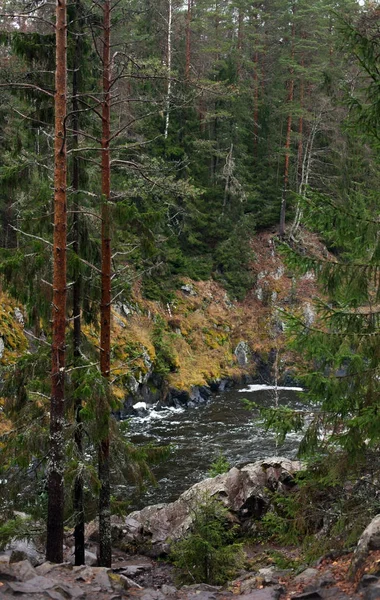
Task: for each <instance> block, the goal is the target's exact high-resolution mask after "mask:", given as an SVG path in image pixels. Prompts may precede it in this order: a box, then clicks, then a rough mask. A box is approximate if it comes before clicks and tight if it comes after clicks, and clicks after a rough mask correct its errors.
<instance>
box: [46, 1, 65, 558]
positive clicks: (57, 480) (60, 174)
mask: <svg viewBox="0 0 380 600" xmlns="http://www.w3.org/2000/svg"><path fill="white" fill-rule="evenodd" d="M66 27H67V15H66V1H65V0H59V2H57V6H56V26H55V31H56V71H55V137H54V239H53V332H52V373H51V378H52V389H51V404H50V456H49V466H48V515H47V542H46V558H47V560H50V561H51V562H56V563H61V562H62V561H63V517H64V514H63V511H64V482H63V475H64V465H65V444H64V437H63V431H64V420H65V354H66V296H67V289H66V285H67V284H66V277H67V275H66V271H67V266H66V265H67V263H66V243H67V200H66V186H67V182H66V176H67V159H66V122H65V121H66V113H67V107H66V103H67V31H66Z"/></svg>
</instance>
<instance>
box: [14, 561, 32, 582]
mask: <svg viewBox="0 0 380 600" xmlns="http://www.w3.org/2000/svg"><path fill="white" fill-rule="evenodd" d="M9 567H10V570H11V571H12V573H14V575H15V577H16V579H20V580H21V581H29V580H30V579H34V577H36V576H37V575H38V573H37V572H36V570H35V569H34V568H33V567H32V565H31V564H30V562H29V561H28V560H22V561H20V562H15V563H10V564H9Z"/></svg>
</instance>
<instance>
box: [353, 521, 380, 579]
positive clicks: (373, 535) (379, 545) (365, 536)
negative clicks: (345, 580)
mask: <svg viewBox="0 0 380 600" xmlns="http://www.w3.org/2000/svg"><path fill="white" fill-rule="evenodd" d="M370 550H380V515H376V517H374V518H373V519H372V521H371V522H370V524H369V525H368V526H367V527H366V528H365V530H364V531H363V533H362V535H361V536H360V538H359V541H358V543H357V546H356V549H355V552H354V555H353V557H352V561H351V565H350V574H351V578H352V579H354V578H355V576H356V573H357V572H358V571H359V570H360V569H361V567H362V566H363V564H364V562H365V559H366V558H367V556H368V554H369V552H370Z"/></svg>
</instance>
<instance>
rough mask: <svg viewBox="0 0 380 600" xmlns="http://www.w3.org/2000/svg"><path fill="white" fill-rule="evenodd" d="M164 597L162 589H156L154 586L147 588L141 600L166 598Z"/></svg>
mask: <svg viewBox="0 0 380 600" xmlns="http://www.w3.org/2000/svg"><path fill="white" fill-rule="evenodd" d="M164 598H165V596H164V594H163V593H162V592H160V590H154V589H153V588H146V590H145V592H144V594H143V595H142V596H141V600H164Z"/></svg>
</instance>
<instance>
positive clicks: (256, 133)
mask: <svg viewBox="0 0 380 600" xmlns="http://www.w3.org/2000/svg"><path fill="white" fill-rule="evenodd" d="M254 63H255V64H254V67H253V68H254V72H253V86H254V87H253V97H254V107H253V147H254V155H255V158H256V159H257V158H258V147H259V73H258V70H259V53H258V52H257V51H256V52H255V58H254Z"/></svg>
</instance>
